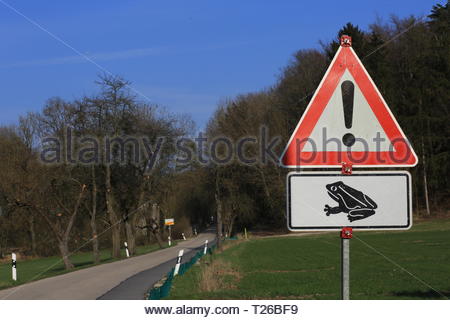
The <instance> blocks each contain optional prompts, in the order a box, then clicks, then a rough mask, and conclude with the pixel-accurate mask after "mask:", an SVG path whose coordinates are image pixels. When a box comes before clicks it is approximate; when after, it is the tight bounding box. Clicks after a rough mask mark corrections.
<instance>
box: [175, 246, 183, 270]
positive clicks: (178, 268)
mask: <svg viewBox="0 0 450 320" xmlns="http://www.w3.org/2000/svg"><path fill="white" fill-rule="evenodd" d="M183 253H184V250H183V249H181V250H180V252H178V258H177V264H176V265H175V270H174V271H173V275H174V276H176V275H177V274H178V271H179V270H180V265H181V260H182V259H183Z"/></svg>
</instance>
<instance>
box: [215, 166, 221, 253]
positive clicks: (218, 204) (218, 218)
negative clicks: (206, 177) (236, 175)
mask: <svg viewBox="0 0 450 320" xmlns="http://www.w3.org/2000/svg"><path fill="white" fill-rule="evenodd" d="M214 197H215V199H216V224H217V248H220V247H221V246H222V200H221V199H220V190H219V177H218V174H217V173H216V192H215V194H214Z"/></svg>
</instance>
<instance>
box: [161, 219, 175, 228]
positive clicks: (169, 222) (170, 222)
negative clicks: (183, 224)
mask: <svg viewBox="0 0 450 320" xmlns="http://www.w3.org/2000/svg"><path fill="white" fill-rule="evenodd" d="M174 224H175V219H173V218H172V219H164V225H166V226H173V225H174Z"/></svg>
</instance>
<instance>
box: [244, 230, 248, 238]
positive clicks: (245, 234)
mask: <svg viewBox="0 0 450 320" xmlns="http://www.w3.org/2000/svg"><path fill="white" fill-rule="evenodd" d="M244 238H245V239H247V228H244Z"/></svg>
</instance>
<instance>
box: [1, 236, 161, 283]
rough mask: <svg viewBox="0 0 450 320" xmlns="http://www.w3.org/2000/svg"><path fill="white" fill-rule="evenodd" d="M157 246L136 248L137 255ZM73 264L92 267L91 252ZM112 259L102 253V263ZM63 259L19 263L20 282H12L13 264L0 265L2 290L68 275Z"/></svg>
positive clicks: (77, 256)
mask: <svg viewBox="0 0 450 320" xmlns="http://www.w3.org/2000/svg"><path fill="white" fill-rule="evenodd" d="M158 249H159V246H158V245H157V244H154V245H149V246H139V247H137V248H136V254H137V255H140V254H145V253H149V252H152V251H155V250H158ZM70 259H71V261H72V263H73V264H74V265H75V269H74V270H79V269H82V268H87V267H92V266H94V264H93V262H92V261H93V257H92V253H91V252H82V253H76V254H74V255H72V256H71V257H70ZM117 260H118V259H113V258H112V257H111V250H109V249H105V250H102V251H101V262H100V263H108V262H113V261H117ZM66 272H67V271H66V270H65V269H64V264H63V262H62V261H61V257H59V256H54V257H47V258H38V259H30V260H25V261H20V260H19V261H17V278H18V281H12V280H11V264H10V263H3V264H0V289H5V288H8V287H12V286H15V285H20V284H23V283H26V282H29V281H34V280H38V279H42V278H47V277H52V276H56V275H59V274H63V273H66Z"/></svg>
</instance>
